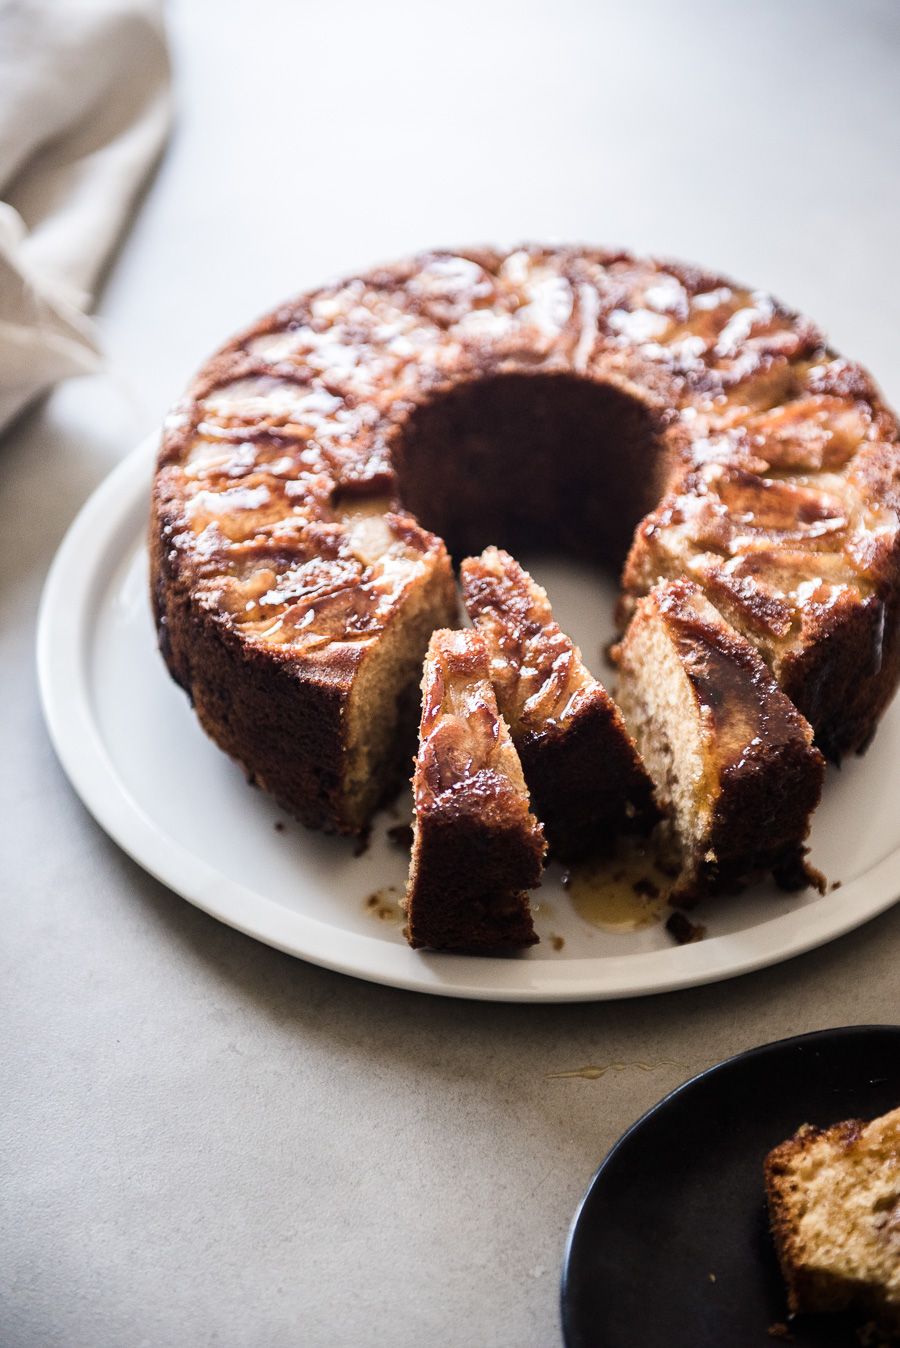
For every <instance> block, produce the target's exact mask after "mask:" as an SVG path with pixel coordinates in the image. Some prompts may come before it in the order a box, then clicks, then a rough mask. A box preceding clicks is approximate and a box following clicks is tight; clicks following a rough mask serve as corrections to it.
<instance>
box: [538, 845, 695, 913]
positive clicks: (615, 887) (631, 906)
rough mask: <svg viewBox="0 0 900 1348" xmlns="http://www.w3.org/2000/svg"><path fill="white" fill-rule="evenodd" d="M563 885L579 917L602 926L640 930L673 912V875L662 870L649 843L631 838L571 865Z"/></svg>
mask: <svg viewBox="0 0 900 1348" xmlns="http://www.w3.org/2000/svg"><path fill="white" fill-rule="evenodd" d="M563 884H564V885H565V887H566V891H567V893H568V895H569V898H570V899H571V901H572V906H573V908H574V909H575V911H576V913H578V915H579V917H581V918H583V920H584V921H585V922H589V923H590V925H591V926H592V927H598V928H599V929H600V930H601V931H609V932H617V933H620V934H622V933H625V932H633V931H641V930H642V929H643V928H644V927H654V926H656V925H657V923H659V922H662V921H663V920H664V919H665V918H666V916H667V915H668V914H669V912H670V911H671V910H670V908H669V904H668V899H669V892H670V890H671V888H672V877H671V876H669V875H666V874H665V872H664V871H662V870H660V868H659V866H658V865H657V864H656V861H655V860H654V858H653V856H652V855H651V853H650V851H649V850H648V849H647V847H646V846H645V845H643V844H641V843H637V842H634V841H632V840H626V841H625V842H624V843H623V844H622V845H621V846H620V847H619V848H617V850H616V852H615V854H614V855H612V856H609V857H601V858H591V860H589V861H582V862H578V863H577V864H575V865H573V866H571V867H570V868H569V870H568V871H567V872H566V874H565V876H564V877H563Z"/></svg>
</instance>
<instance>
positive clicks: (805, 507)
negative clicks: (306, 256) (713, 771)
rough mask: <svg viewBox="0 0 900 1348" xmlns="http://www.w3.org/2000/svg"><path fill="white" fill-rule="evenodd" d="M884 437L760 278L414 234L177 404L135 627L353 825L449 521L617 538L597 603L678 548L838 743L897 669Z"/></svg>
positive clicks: (380, 772)
mask: <svg viewBox="0 0 900 1348" xmlns="http://www.w3.org/2000/svg"><path fill="white" fill-rule="evenodd" d="M897 439H898V431H897V423H896V421H895V419H894V417H893V415H892V414H891V412H890V411H889V410H888V409H887V408H886V407H885V406H884V404H883V402H882V401H881V398H880V395H879V393H878V391H877V389H876V387H875V385H874V384H873V382H872V380H871V379H870V377H869V376H868V375H867V374H866V372H865V371H864V370H862V369H861V368H860V367H859V366H857V365H855V364H853V363H852V362H849V361H847V360H844V359H843V358H841V357H839V356H837V355H835V354H834V353H833V352H832V351H831V350H830V349H829V348H828V347H827V345H826V343H825V341H824V338H823V337H822V335H821V334H820V333H819V332H818V330H817V329H816V328H815V327H814V326H813V325H812V324H811V323H810V322H809V321H808V320H807V319H805V318H802V317H799V316H798V315H796V314H793V313H791V312H789V311H788V310H786V309H785V308H783V307H782V306H781V305H780V304H779V303H778V302H776V301H775V300H773V299H772V298H771V297H769V296H768V295H765V294H763V293H761V292H758V291H750V290H747V289H744V288H742V287H739V286H736V285H733V284H732V283H730V282H728V281H724V280H722V279H721V278H719V277H716V276H712V275H709V274H707V273H704V272H703V271H701V270H699V269H695V268H691V267H685V266H681V265H678V264H673V263H668V262H659V261H654V260H648V259H636V258H633V257H631V256H629V255H628V254H625V253H612V252H603V251H599V250H594V249H571V248H561V249H547V248H539V247H527V248H519V249H516V250H515V251H514V252H511V253H507V254H504V253H498V252H492V251H475V252H470V253H465V254H451V253H430V254H426V255H423V256H421V257H418V258H415V259H413V260H411V261H408V262H404V263H400V264H398V265H397V266H394V267H390V268H385V269H382V270H378V271H374V272H371V273H370V274H368V275H366V276H363V277H357V278H353V279H351V280H346V281H340V282H337V283H334V284H332V285H328V286H325V287H323V288H322V289H320V290H316V291H314V292H311V293H309V294H307V295H304V296H301V297H300V298H299V299H297V300H295V301H293V302H291V303H289V304H287V305H285V306H283V307H282V308H280V309H278V310H277V311H276V312H275V313H273V314H271V315H270V316H269V317H267V318H265V319H263V320H262V322H260V323H258V324H257V325H256V326H255V327H253V328H251V329H250V330H249V331H248V332H245V333H244V334H242V335H241V336H239V337H238V338H236V339H235V340H234V341H232V342H231V343H230V344H229V345H228V346H226V347H225V348H224V349H223V350H222V351H221V352H220V353H219V354H218V355H217V356H216V357H215V358H214V359H213V360H212V361H211V362H210V363H209V364H208V365H207V366H206V368H205V369H204V370H203V371H202V372H201V374H200V375H199V377H198V378H197V380H196V381H195V383H194V385H193V387H192V389H191V390H190V392H189V395H188V397H187V398H186V399H185V400H184V402H183V403H182V404H180V406H178V407H177V408H176V409H175V411H174V412H173V414H172V416H171V417H170V418H169V421H168V424H167V427H166V431H165V435H164V440H163V445H162V450H161V454H160V460H159V469H158V473H157V479H156V485H155V491H154V506H153V524H152V531H151V532H152V542H153V590H154V598H155V604H156V613H157V621H158V625H159V633H160V643H161V647H162V650H163V653H164V655H165V658H166V660H167V662H168V665H169V668H170V670H171V672H172V674H173V676H174V677H175V678H176V679H177V680H178V681H179V682H180V683H181V684H182V685H183V686H184V687H185V688H186V689H187V691H188V692H189V693H190V695H191V696H192V698H193V700H194V703H195V706H196V708H197V711H198V714H199V715H200V718H201V720H202V722H203V724H204V725H205V727H206V729H207V730H208V731H209V732H210V733H211V734H212V735H213V737H214V738H215V739H216V740H217V741H218V742H219V743H220V744H221V745H222V747H224V748H225V749H226V750H227V751H228V752H230V753H231V754H232V755H233V756H234V757H236V758H237V759H238V760H239V761H240V762H241V763H242V764H243V765H244V767H245V768H246V770H247V771H248V773H249V774H250V776H251V777H252V778H253V779H255V780H257V781H259V782H260V783H261V784H262V785H264V786H266V787H267V788H268V789H269V790H270V791H272V792H273V794H275V795H276V797H277V798H278V799H279V800H280V801H281V802H282V803H283V804H284V805H285V806H286V807H287V808H289V809H291V810H292V811H293V812H294V813H295V814H296V815H297V816H298V817H299V818H301V819H302V820H304V822H306V823H308V824H312V825H315V826H318V827H324V828H329V829H338V830H342V831H353V830H358V829H359V828H361V827H363V826H364V824H365V822H366V819H367V818H368V816H369V814H371V811H372V809H373V808H374V806H375V804H376V803H377V797H378V795H379V794H380V792H382V791H383V790H384V789H386V788H387V785H388V784H389V782H390V781H391V780H392V779H393V777H394V776H395V774H396V772H397V771H398V770H399V771H402V766H403V763H404V761H405V762H407V763H408V758H407V757H406V755H407V753H408V751H409V749H410V747H411V746H410V745H409V744H408V743H407V742H406V741H405V739H404V738H403V735H402V734H401V730H402V728H403V727H404V726H405V725H406V724H407V723H408V722H409V721H410V720H414V714H411V711H410V708H411V706H412V704H414V702H415V698H416V685H417V682H418V677H419V673H420V670H421V658H422V655H423V654H424V650H425V646H426V644H427V641H428V636H429V634H430V631H431V630H432V629H433V628H434V627H436V626H440V625H448V624H450V625H452V623H453V622H454V621H455V615H456V599H455V593H454V588H453V580H452V572H451V569H450V564H449V559H448V553H447V549H448V548H449V550H450V552H451V553H453V554H454V555H455V556H456V557H457V559H461V558H462V556H463V555H464V554H465V553H466V552H471V551H477V550H480V548H481V547H483V546H484V545H485V544H486V543H495V544H499V545H502V546H506V547H509V548H513V549H514V548H517V547H520V546H521V545H522V544H525V545H529V546H531V547H532V548H533V547H534V546H535V545H540V546H541V547H545V548H546V547H552V548H560V549H564V550H567V551H570V552H572V553H574V554H578V555H580V556H583V557H588V558H590V559H594V560H600V561H603V562H606V563H609V564H613V565H616V566H619V565H621V563H622V561H623V558H626V554H627V560H626V565H625V572H624V578H623V579H624V591H625V593H624V597H623V601H622V607H621V620H622V623H623V625H624V624H625V623H626V622H627V620H628V617H629V614H630V609H631V606H632V604H633V603H634V601H635V599H636V598H637V597H638V596H640V595H642V594H644V593H646V592H647V591H648V590H649V589H650V587H651V586H652V584H653V583H654V582H655V581H656V580H657V579H659V578H661V577H670V578H671V577H688V578H689V579H690V580H692V581H693V582H695V583H696V584H698V585H699V586H700V587H701V589H702V590H703V591H704V593H705V594H706V595H707V596H708V597H709V598H710V599H711V600H712V602H713V603H714V604H715V605H716V606H717V607H718V608H719V610H720V611H721V612H722V613H723V614H724V616H725V617H726V618H727V619H728V621H729V622H730V623H732V624H733V625H734V627H736V628H737V630H738V631H739V632H740V633H742V634H743V635H744V636H746V637H747V638H748V639H749V640H750V641H751V642H752V643H753V644H754V645H755V646H756V648H757V649H758V650H759V651H760V653H761V655H762V656H763V658H764V660H765V661H766V663H767V664H768V666H769V667H770V669H771V670H772V672H773V673H774V675H775V677H776V679H777V680H778V682H779V683H780V685H781V686H782V688H784V690H785V691H786V692H787V693H788V694H789V695H790V697H791V698H792V699H793V700H794V702H795V703H796V704H797V706H798V707H799V708H800V710H801V711H802V712H803V713H804V715H806V716H807V717H808V719H809V720H810V722H811V723H812V725H813V727H814V730H815V732H816V738H817V742H818V744H819V745H820V747H821V748H822V749H823V750H824V751H825V752H826V753H827V754H829V755H830V756H831V757H833V758H840V756H841V755H842V754H845V753H848V752H851V751H853V750H858V749H860V748H862V747H864V745H865V744H866V742H867V741H868V739H869V737H870V736H871V734H872V733H873V731H874V728H875V726H876V724H877V721H878V718H879V716H880V714H881V712H882V711H883V709H884V707H885V705H886V703H887V701H888V700H889V698H890V696H891V694H892V693H893V691H894V687H895V684H896V681H897V676H898V664H900V652H898V630H900V623H898V574H900V561H898V557H900V543H898V501H900V490H898V485H900V473H898V464H900V452H898V446H897ZM635 530H636V532H635ZM443 540H445V541H443ZM445 542H446V545H445ZM400 633H406V634H407V637H406V638H404V639H405V640H406V641H407V646H408V649H407V650H406V651H405V653H401V654H390V655H386V654H385V652H386V651H388V650H390V651H394V649H395V647H398V642H399V641H400V635H399V634H400ZM409 633H412V636H409V635H408V634H409ZM379 661H381V664H379ZM385 680H388V681H391V683H392V688H393V691H392V693H391V694H390V696H386V695H385V694H384V690H383V688H382V687H381V685H382V684H384V682H385ZM379 689H380V690H381V691H380V692H378V690H379ZM360 690H365V692H364V694H363V692H361V691H360ZM376 692H378V697H377V698H376V697H375V694H376ZM373 699H374V700H373ZM376 706H377V713H376V712H373V713H372V715H370V716H368V718H367V714H366V711H367V707H368V708H369V709H371V708H374V707H376Z"/></svg>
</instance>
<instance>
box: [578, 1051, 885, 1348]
mask: <svg viewBox="0 0 900 1348" xmlns="http://www.w3.org/2000/svg"><path fill="white" fill-rule="evenodd" d="M898 1104H900V1026H889V1025H854V1026H848V1027H846V1028H844V1029H835V1030H821V1031H819V1032H818V1033H816V1034H806V1035H801V1036H798V1037H797V1038H795V1039H783V1040H781V1041H780V1042H779V1043H776V1044H766V1045H764V1047H762V1048H756V1049H751V1050H750V1051H749V1052H748V1053H742V1054H740V1055H739V1056H738V1057H736V1058H729V1059H728V1060H727V1061H726V1062H723V1063H719V1065H718V1066H717V1067H712V1068H710V1069H709V1071H707V1072H704V1073H702V1075H700V1076H698V1077H694V1078H693V1080H691V1081H688V1082H687V1083H686V1084H685V1085H684V1086H680V1087H679V1088H678V1090H676V1091H673V1093H672V1094H671V1095H668V1096H666V1098H665V1099H664V1100H662V1101H660V1103H659V1104H658V1105H656V1106H655V1107H654V1108H653V1109H651V1110H650V1112H649V1114H645V1115H644V1117H643V1118H642V1119H640V1120H639V1122H638V1123H636V1124H635V1125H634V1127H633V1128H630V1129H629V1131H628V1132H627V1133H626V1134H625V1135H624V1137H622V1138H621V1139H620V1140H619V1142H617V1143H616V1145H615V1147H613V1149H612V1151H611V1152H610V1153H609V1155H608V1156H607V1158H606V1160H605V1161H604V1162H603V1164H602V1166H601V1167H600V1169H599V1170H598V1171H597V1173H596V1175H595V1176H594V1178H593V1180H592V1181H591V1185H590V1188H589V1189H588V1191H587V1193H586V1194H585V1196H584V1199H583V1200H582V1203H581V1207H580V1208H579V1210H578V1212H577V1214H576V1216H575V1221H574V1223H573V1225H572V1230H571V1232H570V1235H569V1242H568V1246H567V1248H566V1257H565V1262H564V1265H563V1279H562V1316H563V1335H564V1338H565V1341H566V1344H567V1346H568V1348H773V1345H774V1342H775V1340H773V1339H772V1338H771V1337H770V1335H769V1327H770V1326H771V1325H773V1324H775V1323H778V1322H784V1321H785V1318H786V1308H785V1299H784V1288H783V1284H782V1281H781V1276H780V1274H779V1271H778V1263H777V1260H776V1258H775V1253H774V1250H773V1247H772V1242H771V1238H770V1236H769V1230H768V1219H767V1215H766V1205H765V1196H764V1192H763V1179H762V1167H763V1159H764V1157H765V1155H766V1152H768V1151H769V1150H770V1148H772V1147H773V1146H775V1145H776V1143H778V1142H781V1141H783V1140H784V1138H786V1137H789V1136H790V1135H791V1134H792V1133H793V1132H794V1130H795V1129H796V1128H797V1127H798V1126H799V1125H800V1124H801V1123H814V1124H818V1125H819V1126H824V1125H828V1124H832V1123H836V1122H837V1121H838V1120H839V1119H849V1118H863V1119H865V1118H874V1117H875V1116H876V1115H878V1114H884V1113H885V1112H886V1111H887V1110H889V1109H893V1108H895V1107H896V1106H897V1105H898ZM790 1329H791V1334H792V1335H793V1348H826V1346H827V1348H838V1345H840V1348H847V1345H848V1343H852V1342H853V1341H854V1338H853V1336H852V1334H851V1332H850V1330H849V1328H848V1324H847V1322H846V1321H845V1322H844V1323H841V1324H839V1323H836V1317H829V1316H822V1317H807V1318H803V1317H798V1318H797V1321H796V1322H795V1323H792V1324H791V1326H790Z"/></svg>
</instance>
